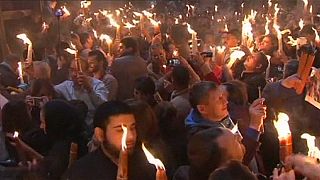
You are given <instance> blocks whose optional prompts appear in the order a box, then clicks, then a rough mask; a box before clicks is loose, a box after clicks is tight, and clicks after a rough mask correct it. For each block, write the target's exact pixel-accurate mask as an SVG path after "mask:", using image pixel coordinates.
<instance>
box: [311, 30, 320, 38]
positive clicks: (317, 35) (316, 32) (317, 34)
mask: <svg viewBox="0 0 320 180" xmlns="http://www.w3.org/2000/svg"><path fill="white" fill-rule="evenodd" d="M312 29H313V31H314V33H315V34H316V39H315V40H316V42H320V37H319V33H318V31H317V30H316V29H315V28H313V27H312Z"/></svg>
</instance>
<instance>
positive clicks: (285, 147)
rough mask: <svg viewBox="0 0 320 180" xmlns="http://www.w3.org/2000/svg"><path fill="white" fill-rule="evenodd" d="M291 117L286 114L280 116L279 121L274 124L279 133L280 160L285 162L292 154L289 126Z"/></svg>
mask: <svg viewBox="0 0 320 180" xmlns="http://www.w3.org/2000/svg"><path fill="white" fill-rule="evenodd" d="M288 121H289V117H288V115H287V114H285V113H281V112H280V113H279V114H278V120H277V121H275V120H274V121H273V124H274V126H275V128H276V130H277V132H278V139H279V145H280V152H279V153H280V160H281V161H282V162H284V160H285V158H286V157H287V156H289V155H291V154H292V137H291V131H290V127H289V124H288Z"/></svg>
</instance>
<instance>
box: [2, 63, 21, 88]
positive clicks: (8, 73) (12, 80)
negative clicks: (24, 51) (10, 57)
mask: <svg viewBox="0 0 320 180" xmlns="http://www.w3.org/2000/svg"><path fill="white" fill-rule="evenodd" d="M18 77H19V76H18V75H17V74H15V72H13V71H12V70H11V69H10V68H9V67H8V66H6V65H5V64H0V84H1V85H2V86H4V87H8V86H11V87H17V86H18V85H19V83H20V82H19V79H18Z"/></svg>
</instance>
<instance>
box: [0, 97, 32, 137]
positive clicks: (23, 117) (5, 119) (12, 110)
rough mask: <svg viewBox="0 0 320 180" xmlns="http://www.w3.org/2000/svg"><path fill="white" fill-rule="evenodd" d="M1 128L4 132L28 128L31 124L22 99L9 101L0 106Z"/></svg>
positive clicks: (23, 130)
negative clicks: (0, 108)
mask: <svg viewBox="0 0 320 180" xmlns="http://www.w3.org/2000/svg"><path fill="white" fill-rule="evenodd" d="M1 119H2V128H3V131H4V132H11V133H13V132H14V131H18V132H19V133H21V132H25V131H27V130H29V129H30V128H31V127H32V126H33V122H32V121H31V117H30V115H29V113H28V106H27V104H26V103H25V102H24V101H15V100H14V101H9V102H8V103H7V104H5V105H4V106H3V108H2V114H1Z"/></svg>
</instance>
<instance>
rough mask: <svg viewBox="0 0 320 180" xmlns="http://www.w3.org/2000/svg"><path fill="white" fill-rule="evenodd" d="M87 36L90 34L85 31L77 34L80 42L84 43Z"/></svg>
mask: <svg viewBox="0 0 320 180" xmlns="http://www.w3.org/2000/svg"><path fill="white" fill-rule="evenodd" d="M89 37H90V34H89V33H87V32H84V33H80V34H79V38H80V43H81V44H82V45H84V44H85V43H86V42H87V41H88V39H89Z"/></svg>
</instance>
